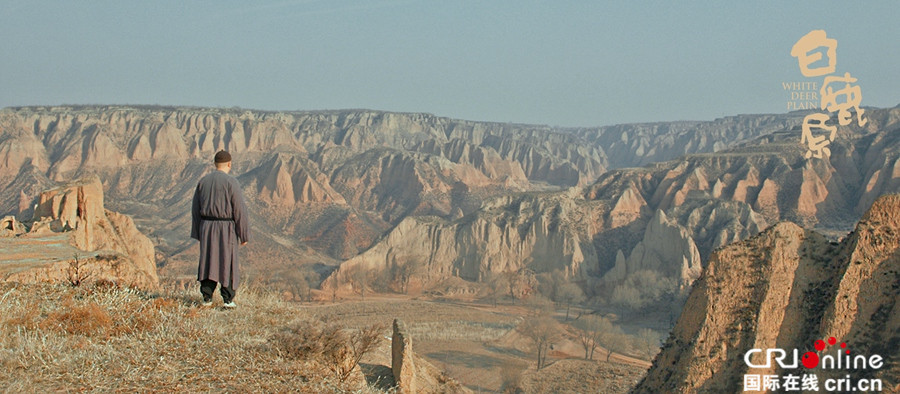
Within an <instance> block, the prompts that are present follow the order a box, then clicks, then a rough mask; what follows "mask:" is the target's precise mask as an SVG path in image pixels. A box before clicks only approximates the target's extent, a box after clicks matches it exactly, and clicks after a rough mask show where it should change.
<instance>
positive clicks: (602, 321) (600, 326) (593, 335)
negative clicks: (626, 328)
mask: <svg viewBox="0 0 900 394" xmlns="http://www.w3.org/2000/svg"><path fill="white" fill-rule="evenodd" d="M575 323H576V328H578V340H579V341H580V342H581V346H583V347H584V359H585V360H593V359H594V350H596V349H597V347H598V346H600V342H601V340H602V338H603V335H605V334H606V333H609V332H612V331H613V324H612V322H610V321H609V319H606V318H603V317H600V316H597V315H587V316H584V317H583V318H582V319H580V320H578V321H577V322H575Z"/></svg>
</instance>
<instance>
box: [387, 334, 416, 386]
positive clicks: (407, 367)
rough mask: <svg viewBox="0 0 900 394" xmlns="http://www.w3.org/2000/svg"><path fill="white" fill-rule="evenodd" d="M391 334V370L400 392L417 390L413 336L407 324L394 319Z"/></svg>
mask: <svg viewBox="0 0 900 394" xmlns="http://www.w3.org/2000/svg"><path fill="white" fill-rule="evenodd" d="M393 328H394V331H393V335H392V336H391V372H392V373H393V374H394V384H396V386H397V392H399V393H405V394H406V393H415V392H416V367H415V361H414V357H413V347H412V338H411V337H410V336H409V335H408V334H407V332H406V325H404V324H403V322H402V321H400V319H394V327H393Z"/></svg>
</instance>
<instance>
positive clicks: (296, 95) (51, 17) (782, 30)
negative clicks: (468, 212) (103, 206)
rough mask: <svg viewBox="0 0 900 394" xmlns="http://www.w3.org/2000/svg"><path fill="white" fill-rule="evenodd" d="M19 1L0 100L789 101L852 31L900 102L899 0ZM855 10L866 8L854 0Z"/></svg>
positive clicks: (854, 65)
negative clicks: (813, 60) (821, 47)
mask: <svg viewBox="0 0 900 394" xmlns="http://www.w3.org/2000/svg"><path fill="white" fill-rule="evenodd" d="M250 3H251V2H249V1H243V0H241V1H219V0H217V1H183V0H178V1H118V0H111V1H78V2H74V1H55V2H45V1H32V0H21V1H5V0H0V107H7V106H19V105H53V104H160V105H193V106H214V107H232V106H238V107H243V108H252V109H265V110H315V109H343V108H371V109H380V110H389V111H402V112H429V113H433V114H436V115H440V116H449V117H453V118H462V119H471V120H491V121H501V122H517V123H539V124H549V125H561V126H599V125H608V124H615V123H627V122H642V121H668V120H686V119H690V120H711V119H714V118H717V117H721V116H726V115H735V114H741V113H772V112H775V113H781V112H787V108H786V103H787V101H789V100H790V94H789V92H785V91H784V90H783V89H782V82H789V81H810V82H814V81H819V82H821V80H822V78H821V77H819V78H805V77H803V76H802V75H801V74H800V69H799V67H798V64H797V60H796V59H795V58H793V57H791V55H790V51H791V47H792V46H793V44H794V42H796V41H797V40H798V39H799V38H800V37H801V36H803V35H804V34H806V33H808V32H809V31H810V30H813V29H824V30H826V32H827V34H828V37H829V38H834V39H836V40H837V42H838V47H837V72H838V73H841V74H843V73H844V72H850V73H851V74H852V75H853V76H854V77H856V78H858V79H859V81H858V82H857V83H858V85H859V86H860V87H861V89H862V93H863V100H862V103H863V105H867V106H876V107H892V106H895V105H897V104H898V103H900V75H898V71H897V70H898V69H900V47H898V46H900V45H898V44H900V23H898V19H897V17H898V15H900V12H898V11H900V2H897V1H896V0H890V1H869V2H859V3H856V2H826V1H811V2H797V1H771V2H759V1H744V2H735V1H708V2H685V1H678V2H676V1H666V2H642V1H615V2H613V1H610V2H600V1H566V0H561V1H484V0H482V1H401V0H398V1H392V0H384V1H380V0H378V1H347V0H299V1H272V2H261V1H258V2H253V3H252V4H250ZM854 8H855V9H854Z"/></svg>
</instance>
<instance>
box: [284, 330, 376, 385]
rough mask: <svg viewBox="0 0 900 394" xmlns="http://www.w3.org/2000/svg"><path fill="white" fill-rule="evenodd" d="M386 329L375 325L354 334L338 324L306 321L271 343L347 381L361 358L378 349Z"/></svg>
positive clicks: (353, 331)
mask: <svg viewBox="0 0 900 394" xmlns="http://www.w3.org/2000/svg"><path fill="white" fill-rule="evenodd" d="M384 329H385V327H384V326H383V325H378V324H374V325H371V326H367V327H364V328H363V329H361V330H352V331H351V330H347V329H344V328H343V327H341V326H339V325H337V324H326V323H324V322H322V321H317V320H303V321H300V322H297V323H294V324H293V325H291V326H289V327H287V328H285V329H284V330H282V331H281V332H279V333H277V334H275V335H274V336H273V337H272V338H271V340H270V342H272V343H273V344H274V345H275V346H276V348H278V349H279V350H281V351H282V352H283V353H284V354H285V355H286V356H288V357H291V358H298V359H304V360H312V361H317V362H319V363H322V364H324V365H325V366H326V367H327V368H328V369H329V370H330V371H331V372H332V373H333V374H334V376H335V377H336V378H337V379H338V380H339V381H341V382H344V381H346V380H347V378H349V377H350V374H351V373H352V372H353V369H354V368H356V366H357V365H358V364H359V361H360V360H361V359H362V357H363V356H364V355H366V354H367V353H369V352H370V351H372V350H373V349H374V348H375V346H376V345H377V344H378V338H379V337H380V336H381V332H382V331H384ZM348 331H350V332H348Z"/></svg>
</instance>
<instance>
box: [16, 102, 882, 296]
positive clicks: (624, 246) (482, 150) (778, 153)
mask: <svg viewBox="0 0 900 394" xmlns="http://www.w3.org/2000/svg"><path fill="white" fill-rule="evenodd" d="M867 115H868V116H869V119H870V120H869V123H868V124H867V125H866V127H865V128H853V127H848V128H845V129H842V130H841V131H840V133H839V136H838V138H837V140H836V141H835V142H834V143H833V145H832V149H831V151H832V155H831V157H830V158H829V159H826V160H820V159H804V158H803V147H802V146H800V144H799V140H800V132H799V125H800V123H801V122H802V119H803V116H804V113H789V114H783V115H739V116H732V117H727V118H723V119H718V120H715V121H709V122H668V123H651V124H629V125H618V126H610V127H599V128H577V129H574V128H552V127H547V126H531V125H518V124H505V123H486V122H472V121H463V120H453V119H448V118H442V117H436V116H433V115H428V114H406V113H386V112H378V111H365V110H352V111H350V110H348V111H322V112H284V113H281V112H279V113H276V112H259V111H242V110H232V109H227V110H226V109H209V108H166V107H134V106H121V107H119V106H103V107H100V106H81V107H23V108H7V109H3V110H0V216H2V215H3V214H10V213H11V214H16V215H18V216H19V217H20V218H23V219H27V218H30V216H31V212H30V210H31V209H32V201H31V200H30V199H31V197H32V196H34V195H37V194H39V192H40V191H42V190H46V189H47V188H49V187H50V186H53V185H54V184H56V183H57V182H63V181H67V180H70V179H74V178H77V177H81V176H82V175H87V174H96V175H97V176H98V177H99V179H100V180H101V182H102V185H103V188H104V191H105V193H106V202H107V205H108V206H110V208H111V209H113V210H116V211H119V212H123V213H126V214H128V215H131V216H133V217H134V219H135V223H136V224H137V226H138V228H139V229H140V230H141V231H143V232H144V233H145V234H148V235H149V236H150V238H151V239H152V240H153V242H154V244H155V247H156V252H157V261H158V262H159V263H158V264H159V265H160V274H161V275H162V276H167V275H168V276H189V275H192V274H193V272H194V269H195V262H194V261H195V259H196V256H197V253H198V250H197V246H196V244H195V243H194V242H191V241H190V240H189V237H188V231H189V224H190V223H189V215H188V213H189V207H190V205H189V199H190V197H191V196H192V192H193V188H194V186H195V185H196V182H197V180H198V179H199V178H200V177H201V176H203V175H204V174H205V173H207V172H209V171H211V170H212V165H211V161H212V156H213V154H214V153H215V152H216V151H217V150H219V149H227V150H229V151H231V152H232V154H233V156H234V158H235V170H234V174H235V175H236V176H237V177H238V179H239V180H240V182H241V184H242V185H243V187H244V192H245V194H246V195H247V197H248V200H249V206H250V210H251V212H252V217H251V218H252V227H253V230H254V233H255V234H256V236H255V239H254V242H252V243H251V244H250V245H249V247H248V248H247V249H246V250H244V251H243V252H242V253H245V254H246V256H245V259H244V262H245V263H246V264H245V267H246V268H245V269H246V270H247V271H248V272H249V273H250V274H251V276H252V275H257V276H259V277H265V276H267V275H277V272H279V270H285V269H293V268H296V267H298V266H300V265H306V264H314V265H315V266H317V267H319V268H322V272H323V273H325V272H328V271H330V268H327V267H330V266H331V267H333V266H336V265H338V264H340V263H341V262H343V261H345V260H346V261H347V262H346V263H345V264H343V268H341V269H339V270H338V271H337V272H336V273H335V274H334V277H335V278H339V277H340V276H341V275H345V276H346V275H349V273H350V271H352V270H353V269H355V268H354V267H365V269H368V270H373V271H379V270H386V269H392V267H394V268H395V267H397V266H402V265H404V264H407V262H412V261H414V262H417V263H421V264H422V265H424V266H425V267H427V269H425V270H422V271H419V274H418V275H419V276H420V278H419V280H420V281H421V282H422V283H423V284H425V285H427V284H429V283H434V282H436V281H439V280H441V279H443V278H447V277H451V276H458V277H461V278H463V279H467V280H479V279H484V277H485V275H488V274H490V273H497V272H509V271H518V270H521V269H523V268H528V269H530V270H532V271H534V272H538V273H539V272H547V271H555V270H559V271H562V272H564V273H565V274H566V275H567V276H569V277H571V278H574V279H575V280H578V281H580V283H582V284H583V286H584V288H585V289H586V290H587V291H588V293H599V292H601V289H602V288H603V287H604V286H613V285H614V284H615V283H618V282H621V281H623V280H625V279H626V278H627V277H628V276H629V275H631V274H633V273H635V272H638V271H642V270H650V271H655V272H659V273H661V274H664V275H667V276H673V277H677V278H678V279H680V280H681V281H682V282H684V283H689V282H690V280H692V279H693V278H695V277H696V276H697V275H699V269H700V267H699V264H701V262H702V261H705V258H706V256H708V255H709V254H710V253H711V252H712V250H713V249H715V248H717V247H720V246H723V245H725V244H727V243H730V242H733V241H737V240H740V239H745V238H747V237H749V236H751V235H753V234H755V233H757V232H759V231H761V230H763V229H764V228H766V226H767V225H768V224H772V223H775V222H777V221H780V220H790V221H795V222H797V223H799V224H802V225H806V226H813V227H816V228H819V229H821V230H823V231H825V232H827V233H828V234H829V235H831V236H833V237H838V236H840V235H841V234H842V233H845V232H846V231H848V230H849V229H850V228H851V226H852V225H853V223H854V222H855V221H856V220H858V219H859V217H860V216H861V215H862V210H863V209H865V208H866V207H868V205H869V204H871V202H872V201H874V199H875V198H876V197H877V196H879V195H881V194H884V193H889V192H897V191H900V180H898V178H900V162H898V157H900V146H898V144H900V141H898V140H900V133H898V129H900V108H892V109H867ZM637 166H643V167H637ZM654 223H655V224H654ZM335 280H337V279H335Z"/></svg>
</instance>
